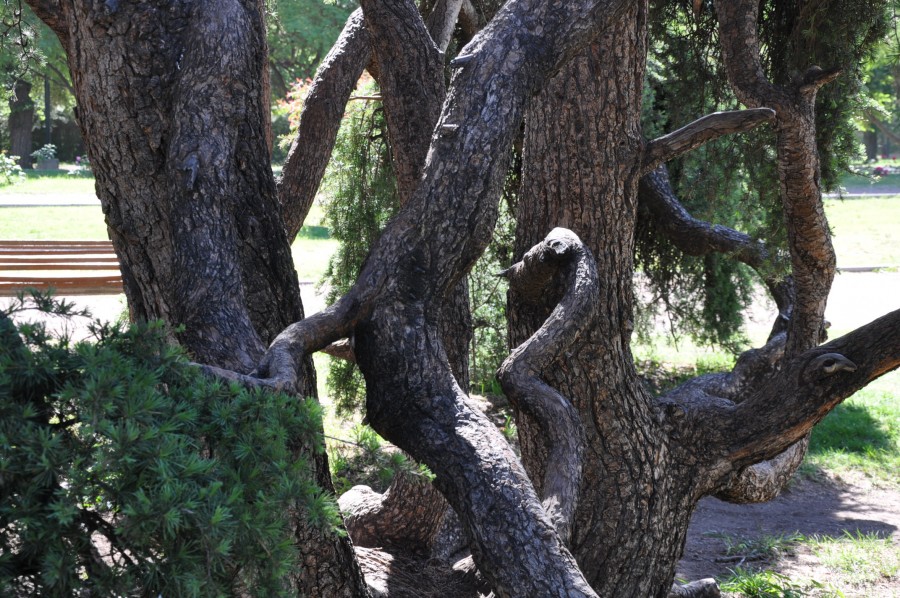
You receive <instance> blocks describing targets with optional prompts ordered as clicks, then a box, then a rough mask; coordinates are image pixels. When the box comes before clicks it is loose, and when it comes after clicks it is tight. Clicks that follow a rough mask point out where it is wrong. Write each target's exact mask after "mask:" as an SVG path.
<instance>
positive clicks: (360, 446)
mask: <svg viewBox="0 0 900 598" xmlns="http://www.w3.org/2000/svg"><path fill="white" fill-rule="evenodd" d="M323 436H324V437H325V438H327V439H329V440H336V441H337V442H343V443H344V444H352V445H353V446H358V447H359V448H365V447H364V446H363V445H361V444H359V443H358V442H352V441H350V440H344V439H343V438H335V437H334V436H329V435H328V434H323Z"/></svg>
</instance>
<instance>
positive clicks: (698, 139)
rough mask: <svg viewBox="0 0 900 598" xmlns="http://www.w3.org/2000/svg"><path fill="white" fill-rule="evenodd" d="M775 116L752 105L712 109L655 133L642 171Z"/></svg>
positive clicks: (649, 144) (650, 169) (645, 152)
mask: <svg viewBox="0 0 900 598" xmlns="http://www.w3.org/2000/svg"><path fill="white" fill-rule="evenodd" d="M774 119H775V111H774V110H772V109H771V108H751V109H749V110H731V111H728V112H714V113H712V114H707V115H706V116H703V117H701V118H698V119H697V120H695V121H694V122H692V123H689V124H687V125H685V126H683V127H681V128H680V129H678V130H677V131H673V132H671V133H669V134H667V135H663V136H662V137H657V138H656V139H654V140H653V141H650V142H649V143H648V144H647V147H646V149H645V150H644V162H643V164H642V166H641V174H647V173H649V172H652V171H653V170H654V169H655V168H656V167H657V166H659V165H660V164H663V163H664V162H668V161H669V160H672V159H673V158H677V157H678V156H680V155H682V154H685V153H687V152H689V151H691V150H694V149H696V148H698V147H700V146H701V145H703V144H704V143H706V142H708V141H712V140H713V139H718V138H719V137H722V136H723V135H730V134H732V133H740V132H743V131H749V130H750V129H752V128H754V127H756V126H759V125H761V124H762V123H766V122H770V121H772V120H774Z"/></svg>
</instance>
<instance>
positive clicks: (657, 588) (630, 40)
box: [509, 3, 693, 597]
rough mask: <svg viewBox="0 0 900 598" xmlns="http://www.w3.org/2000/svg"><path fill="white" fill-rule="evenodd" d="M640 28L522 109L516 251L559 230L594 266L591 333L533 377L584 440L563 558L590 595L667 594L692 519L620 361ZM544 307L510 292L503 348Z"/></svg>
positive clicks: (537, 467) (620, 28)
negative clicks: (566, 406) (568, 233)
mask: <svg viewBox="0 0 900 598" xmlns="http://www.w3.org/2000/svg"><path fill="white" fill-rule="evenodd" d="M645 18H646V5H645V4H641V3H639V4H637V5H632V6H631V7H630V8H629V10H628V11H627V12H626V13H625V14H623V15H622V16H621V17H620V18H619V19H617V20H616V21H615V24H614V26H613V27H612V28H610V29H609V30H608V31H607V32H605V34H604V35H603V36H602V37H601V38H600V39H599V40H598V42H596V43H595V44H594V45H592V46H591V47H589V48H588V49H587V50H585V51H583V52H582V53H581V54H580V55H578V56H577V57H576V58H575V59H574V60H572V62H570V63H569V64H568V65H567V66H566V67H564V68H563V69H562V70H561V71H560V73H559V74H557V76H556V77H555V78H554V79H553V80H552V81H551V82H550V83H549V84H548V86H547V87H546V88H545V89H544V90H543V91H542V93H541V94H540V95H538V96H537V97H536V98H535V99H534V100H533V101H532V105H531V107H530V109H529V112H528V116H527V118H526V127H525V141H524V148H523V152H524V154H523V165H524V167H523V168H524V170H523V175H522V176H523V182H522V191H521V193H520V196H519V203H518V206H517V229H516V252H517V254H519V255H521V253H522V252H524V250H525V249H527V248H528V247H530V246H532V245H533V244H534V243H535V242H536V241H537V239H538V238H539V237H538V238H535V237H536V235H539V234H540V235H543V234H546V231H548V230H549V229H551V228H553V227H554V226H565V227H567V228H570V229H572V230H573V231H574V232H575V233H576V234H578V235H579V236H580V237H581V238H582V240H583V241H584V242H585V243H586V244H587V246H588V247H589V248H590V250H591V252H593V254H594V255H595V256H596V259H597V271H598V275H599V280H600V281H601V289H600V296H599V315H598V320H597V324H596V325H595V326H593V327H591V328H590V329H589V330H588V331H586V332H585V333H584V334H582V336H581V338H580V340H579V341H578V342H577V343H576V344H575V345H574V346H573V347H572V348H570V349H569V350H568V351H567V352H565V353H563V354H561V355H560V356H559V358H558V359H557V360H556V361H555V362H554V364H553V366H552V367H550V368H547V369H545V370H544V371H543V379H544V380H545V381H546V382H547V383H548V384H549V385H550V386H552V387H554V388H556V389H557V390H558V391H559V392H560V393H561V394H562V395H564V396H567V397H570V398H571V399H572V400H573V401H574V404H575V406H576V407H577V409H578V412H579V414H580V418H581V422H582V425H583V426H584V429H585V434H586V438H587V448H586V450H585V457H584V474H583V479H582V483H581V484H582V485H581V489H580V492H579V494H578V506H577V510H576V514H575V519H574V523H573V529H572V538H571V543H570V547H571V550H572V552H573V554H574V555H575V557H576V559H578V563H579V565H580V567H581V569H582V571H583V572H584V573H585V576H586V577H587V579H588V581H589V582H590V583H591V585H592V586H593V588H594V589H595V590H596V591H597V593H598V595H601V596H641V597H646V596H660V595H665V594H666V593H667V592H668V591H669V589H670V587H671V584H672V577H673V576H674V566H675V563H676V561H677V558H678V556H679V555H680V551H681V544H682V542H683V539H684V534H685V532H686V529H687V522H688V519H689V516H690V512H691V511H692V509H693V503H692V500H691V497H690V491H689V487H690V481H689V480H688V479H685V478H683V477H682V475H681V472H677V473H676V471H675V470H673V468H672V466H673V461H674V455H672V453H671V449H670V447H669V446H668V444H669V443H668V439H667V434H665V432H664V430H663V429H662V428H661V427H660V425H659V422H658V421H657V419H656V417H655V415H654V406H653V402H652V400H651V398H650V397H649V396H648V395H647V394H646V392H645V391H644V389H643V388H642V387H641V385H640V383H639V381H638V378H637V374H636V372H635V370H634V367H633V364H632V360H631V357H630V352H629V344H630V336H631V331H632V323H631V304H632V288H631V277H632V254H633V247H634V223H635V218H636V206H637V183H638V177H639V175H640V170H641V164H642V155H641V152H642V148H643V139H642V137H641V130H640V122H639V118H640V99H641V84H642V76H643V66H644V61H645V57H646V54H645V52H646V39H645ZM541 231H544V232H543V233H542V232H541ZM557 296H558V295H557ZM554 301H555V297H554V294H553V293H548V294H546V295H544V296H540V297H539V298H538V301H537V302H536V303H535V302H534V301H533V300H531V301H530V300H529V298H528V297H527V296H525V294H523V292H522V290H521V289H519V288H517V287H516V285H511V289H510V302H509V305H510V333H511V337H512V339H511V343H512V344H513V345H515V344H518V343H521V342H522V341H523V340H524V339H525V338H527V336H529V335H530V334H531V333H532V332H533V331H534V330H536V329H537V328H538V326H540V324H541V322H543V321H544V319H545V318H546V316H547V314H548V312H549V309H550V308H551V307H552V305H553V303H554ZM517 417H518V429H519V438H520V440H521V442H522V452H523V460H524V462H525V465H526V467H527V468H528V470H529V474H530V476H531V478H532V480H534V481H535V483H536V484H538V485H539V491H542V488H541V487H540V483H541V481H542V480H543V479H544V478H545V475H546V473H545V470H546V459H547V457H548V451H547V447H546V441H545V436H544V434H543V432H542V430H541V426H540V425H539V424H538V423H537V422H536V421H535V420H534V418H532V417H530V416H529V415H527V414H526V413H524V412H522V411H520V412H518V413H517ZM682 471H683V470H682Z"/></svg>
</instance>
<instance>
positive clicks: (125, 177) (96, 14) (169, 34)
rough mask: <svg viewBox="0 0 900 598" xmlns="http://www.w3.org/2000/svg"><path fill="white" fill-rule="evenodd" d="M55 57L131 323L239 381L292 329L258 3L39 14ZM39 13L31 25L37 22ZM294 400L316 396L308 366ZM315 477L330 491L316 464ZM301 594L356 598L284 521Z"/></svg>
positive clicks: (302, 534) (306, 363) (331, 563)
mask: <svg viewBox="0 0 900 598" xmlns="http://www.w3.org/2000/svg"><path fill="white" fill-rule="evenodd" d="M38 8H39V10H44V11H45V12H46V11H48V10H49V11H51V13H52V19H51V24H52V26H54V28H55V30H58V33H60V35H61V39H62V40H63V45H64V47H66V48H67V51H68V60H69V67H70V70H71V72H72V74H73V83H74V87H75V94H76V99H77V101H78V115H79V124H80V126H81V129H82V134H83V136H84V139H85V143H86V145H87V150H88V154H89V156H90V158H91V163H92V166H93V169H94V172H95V174H96V179H97V183H96V187H97V195H98V197H99V198H100V201H101V205H102V207H103V212H104V214H105V216H106V222H107V227H108V230H109V235H110V238H111V240H112V241H113V246H114V247H115V249H116V252H117V254H118V256H119V259H120V261H121V264H122V275H123V279H124V282H125V292H126V295H127V297H128V303H129V309H130V311H131V316H132V318H134V319H139V320H150V319H163V320H166V321H167V322H168V323H170V324H171V325H172V326H173V328H172V329H173V330H174V327H175V326H178V325H182V326H183V327H184V329H183V331H181V332H176V333H174V336H175V337H176V338H177V340H178V341H179V342H180V343H181V344H182V345H183V346H184V347H185V348H186V349H187V350H188V351H189V352H190V353H191V355H192V356H193V357H194V359H196V360H197V361H201V362H203V363H207V364H211V365H214V366H218V367H220V368H227V369H230V370H234V371H236V372H247V371H249V370H250V369H252V367H253V366H254V364H255V363H256V361H257V360H258V359H259V357H260V356H261V355H262V353H263V351H264V348H265V346H266V345H267V344H268V343H269V342H270V341H271V340H272V339H273V338H274V337H275V336H276V335H277V334H278V333H279V332H280V331H281V330H282V329H283V328H284V327H285V326H287V325H288V324H289V323H290V322H293V321H296V320H298V319H300V318H302V317H303V308H302V305H301V301H300V294H299V287H298V285H297V276H296V273H295V271H294V267H293V263H292V261H291V254H290V248H289V245H288V242H287V237H286V235H285V230H284V226H283V223H282V220H281V217H280V214H279V205H278V202H277V199H276V194H275V181H274V179H273V177H272V173H271V167H270V164H269V159H268V157H269V150H268V146H267V140H266V130H267V129H266V124H265V123H266V122H267V121H268V113H267V111H266V108H267V105H268V98H267V97H266V94H267V93H268V91H267V90H266V89H265V85H264V83H265V77H264V76H263V72H264V70H265V65H266V53H265V47H266V46H265V26H264V23H263V20H262V11H261V10H260V3H259V2H258V1H257V0H226V1H224V2H221V1H217V2H145V3H137V4H134V3H112V2H109V3H105V4H96V3H83V2H76V1H67V2H60V3H59V4H58V5H54V6H52V7H51V6H41V7H38ZM38 14H41V13H40V12H39V13H38ZM299 365H300V367H299V370H298V378H299V380H300V381H301V383H300V384H299V385H298V386H297V388H296V390H297V391H298V392H300V393H302V394H303V395H304V396H315V392H316V391H315V374H314V371H313V369H312V363H311V361H310V360H309V359H306V360H303V361H302V362H301V363H300V364H299ZM313 461H314V467H315V468H316V472H315V474H316V475H315V477H316V479H317V481H318V482H319V484H320V485H322V486H323V487H325V488H331V481H330V476H329V472H328V466H327V461H326V459H325V457H324V456H318V457H315V458H314V459H313ZM296 535H297V540H298V542H299V543H300V544H302V545H303V546H304V549H303V552H304V554H305V556H306V567H305V568H303V569H302V570H300V571H296V572H293V573H292V579H291V582H292V584H293V586H294V587H295V588H296V589H297V591H298V593H299V594H301V595H327V596H362V595H365V587H364V585H363V582H362V576H361V574H360V573H359V569H358V567H356V565H355V560H354V556H353V552H352V547H351V546H350V544H349V542H348V541H347V540H346V539H340V538H337V537H333V536H331V535H329V534H325V533H322V532H320V531H318V530H315V529H313V528H311V527H309V526H308V525H307V524H305V523H303V516H302V515H300V516H298V518H297V529H296Z"/></svg>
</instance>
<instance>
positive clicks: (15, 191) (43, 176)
mask: <svg viewBox="0 0 900 598" xmlns="http://www.w3.org/2000/svg"><path fill="white" fill-rule="evenodd" d="M94 193H95V192H94V177H90V176H81V175H74V174H69V173H68V172H67V171H64V170H56V171H50V172H47V171H36V170H26V171H25V180H23V181H22V182H20V183H16V184H15V185H7V186H4V187H0V197H2V196H3V195H55V196H58V197H60V198H63V197H66V196H69V197H71V196H74V195H78V196H90V197H94Z"/></svg>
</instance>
